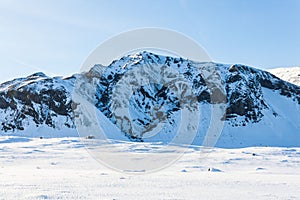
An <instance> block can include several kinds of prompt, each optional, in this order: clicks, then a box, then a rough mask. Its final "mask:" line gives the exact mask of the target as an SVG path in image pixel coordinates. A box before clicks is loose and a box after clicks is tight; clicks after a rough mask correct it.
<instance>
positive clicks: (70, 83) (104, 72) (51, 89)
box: [0, 52, 300, 147]
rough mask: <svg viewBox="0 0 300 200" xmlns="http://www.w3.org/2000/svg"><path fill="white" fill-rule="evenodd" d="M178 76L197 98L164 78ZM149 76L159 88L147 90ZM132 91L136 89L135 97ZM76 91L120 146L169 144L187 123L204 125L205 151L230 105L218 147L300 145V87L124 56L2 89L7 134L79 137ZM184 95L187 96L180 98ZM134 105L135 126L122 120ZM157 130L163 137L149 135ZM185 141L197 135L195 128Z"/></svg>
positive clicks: (177, 61) (214, 66) (247, 72)
mask: <svg viewBox="0 0 300 200" xmlns="http://www.w3.org/2000/svg"><path fill="white" fill-rule="evenodd" d="M145 66H146V68H145ZM151 66H152V67H153V69H152V71H150V72H148V71H147V67H151ZM168 69H169V71H168ZM153 70H154V72H155V70H156V72H157V73H153ZM170 70H171V71H172V72H176V73H178V74H179V75H180V76H181V77H183V79H185V83H186V84H187V85H183V86H185V87H186V86H189V87H190V88H191V91H190V92H191V93H192V94H189V93H188V92H187V90H184V89H182V88H181V90H178V88H180V87H183V86H182V85H180V86H179V85H178V84H177V85H176V84H173V85H172V86H170V87H166V86H165V85H163V84H159V80H160V79H161V77H162V76H164V77H167V76H168V75H171V74H168V73H169V72H170ZM145 75H147V77H148V78H149V80H152V81H148V83H147V84H144V85H140V83H141V82H142V81H143V80H142V78H141V77H142V76H145ZM160 81H163V80H160ZM177 81H179V82H180V81H181V82H182V80H181V79H178V80H177ZM78 85H79V87H78ZM75 86H76V87H75ZM128 86H136V87H135V90H134V91H133V92H132V93H131V94H130V96H128V93H126V91H127V90H126V89H128ZM173 86H174V87H173ZM74 89H75V90H74ZM131 89H132V88H131ZM73 91H76V92H77V93H78V94H80V95H81V96H82V98H84V99H85V100H87V101H88V102H90V103H91V104H93V105H95V108H97V110H98V111H100V112H99V114H98V118H99V120H100V123H101V122H104V121H105V124H109V126H110V127H114V129H110V130H109V131H108V132H109V134H108V135H110V136H112V137H113V138H117V139H120V138H121V139H124V138H126V139H127V140H132V141H156V142H157V141H160V142H166V143H168V142H170V141H171V140H172V139H173V138H174V137H175V134H176V131H178V130H179V129H180V124H181V122H182V121H188V122H190V121H191V122H193V121H194V122H195V123H196V124H197V125H198V126H197V133H196V135H195V137H193V138H194V139H193V141H192V142H193V144H197V145H202V144H203V143H204V142H207V137H206V133H207V131H208V130H209V129H210V127H211V126H214V123H215V121H214V120H213V119H211V113H212V112H213V111H212V107H213V106H214V105H221V104H223V105H225V111H226V112H225V113H224V115H222V116H221V119H220V120H221V121H222V122H223V123H224V128H223V130H222V134H221V136H220V138H219V139H218V141H217V144H216V145H217V146H219V147H243V146H253V145H254V146H266V145H267V146H300V112H299V111H300V87H298V86H296V85H294V84H290V83H288V82H285V81H283V80H281V79H279V78H277V77H276V76H274V75H272V74H271V73H269V72H266V71H262V70H259V69H255V68H252V67H247V66H244V65H238V64H236V65H223V64H218V63H212V62H210V63H197V62H194V61H190V60H186V59H182V58H173V57H168V56H160V55H156V54H153V53H149V52H140V53H136V54H133V55H128V56H124V57H122V58H121V59H119V60H115V61H113V62H112V63H111V64H110V65H109V66H107V67H104V66H102V65H95V66H94V67H92V68H91V69H90V71H88V72H85V73H81V74H76V75H73V76H71V77H67V78H62V77H54V78H50V77H47V76H46V75H44V74H42V73H36V74H33V75H31V76H28V77H26V78H19V79H15V80H12V81H9V82H6V83H3V84H1V85H0V116H1V117H0V130H1V132H2V134H18V135H30V136H51V137H55V136H75V135H76V129H75V123H74V119H75V117H76V112H75V115H74V113H73V112H72V109H75V110H76V107H77V106H80V103H81V102H76V100H74V99H72V98H71V96H72V92H73ZM183 91H184V92H183ZM176 92H177V93H176ZM179 94H181V95H186V96H183V97H184V98H178V95H179ZM126 95H127V96H126ZM189 95H190V96H191V95H192V96H194V97H196V103H197V106H198V109H199V112H200V114H199V116H185V115H184V113H183V111H182V107H181V105H182V103H183V102H182V99H184V101H185V102H184V103H186V104H188V105H189V106H190V107H189V108H192V109H194V108H195V105H194V104H193V103H194V102H192V101H190V102H189V98H187V97H189ZM223 96H224V97H225V98H222V97H223ZM126 106H127V108H128V110H129V112H130V116H131V117H132V123H127V122H126V121H124V120H120V119H119V118H120V117H121V116H120V115H118V114H116V113H118V112H116V111H118V108H120V107H122V108H123V107H126ZM195 109H196V108H195ZM123 119H124V118H123ZM125 122H126V123H125ZM82 123H84V122H82ZM195 123H194V124H195ZM114 124H117V125H118V127H122V128H121V130H120V129H119V128H117V126H115V125H114ZM77 125H78V124H77ZM157 127H158V130H159V131H158V134H156V135H151V134H145V133H147V131H148V132H149V130H153V131H154V132H155V130H156V129H157ZM192 128H195V127H192ZM136 130H137V131H136ZM191 131H192V129H191ZM150 132H151V131H150ZM185 134H186V135H187V136H188V135H189V134H190V133H189V129H187V130H186V133H185ZM124 136H126V137H124Z"/></svg>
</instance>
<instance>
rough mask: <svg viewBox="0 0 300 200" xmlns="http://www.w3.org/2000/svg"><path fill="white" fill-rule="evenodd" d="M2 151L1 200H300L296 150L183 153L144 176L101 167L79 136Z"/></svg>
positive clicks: (3, 142)
mask: <svg viewBox="0 0 300 200" xmlns="http://www.w3.org/2000/svg"><path fill="white" fill-rule="evenodd" d="M120 145H121V146H123V147H124V149H126V148H128V146H130V144H127V143H122V144H120ZM0 150H1V154H0V180H1V182H0V199H139V200H140V199H300V148H275V147H259V148H258V147H251V148H242V149H219V148H214V149H210V150H206V152H207V151H208V153H203V152H202V151H200V150H199V148H197V147H195V148H189V149H188V151H187V152H186V153H185V154H184V155H183V157H181V158H180V159H179V160H178V161H176V163H174V164H173V165H171V166H169V167H167V168H165V169H162V170H160V171H158V172H154V173H148V174H142V175H134V174H126V173H120V172H117V171H114V170H112V169H110V168H107V167H105V166H103V165H102V164H100V163H99V162H97V161H96V160H95V159H93V158H92V156H91V155H90V154H89V153H88V152H87V151H86V149H85V147H84V146H83V145H82V142H81V141H80V140H79V138H55V139H37V138H36V139H29V138H21V137H4V136H2V137H0ZM131 150H132V151H133V149H131ZM144 153H145V152H144ZM209 168H210V169H211V170H210V171H208V169H209Z"/></svg>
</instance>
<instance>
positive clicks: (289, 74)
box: [268, 67, 300, 86]
mask: <svg viewBox="0 0 300 200" xmlns="http://www.w3.org/2000/svg"><path fill="white" fill-rule="evenodd" d="M268 71H269V72H271V73H272V74H274V75H275V76H277V77H278V78H281V79H282V80H285V81H288V82H291V83H293V84H295V85H299V86H300V67H289V68H274V69H269V70H268Z"/></svg>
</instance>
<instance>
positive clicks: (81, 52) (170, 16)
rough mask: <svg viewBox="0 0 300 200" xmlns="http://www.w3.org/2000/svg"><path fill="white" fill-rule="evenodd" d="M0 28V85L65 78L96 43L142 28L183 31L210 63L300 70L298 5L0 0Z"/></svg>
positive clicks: (236, 0)
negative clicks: (36, 76)
mask: <svg viewBox="0 0 300 200" xmlns="http://www.w3.org/2000/svg"><path fill="white" fill-rule="evenodd" d="M0 25H1V26H0V59H1V65H0V67H1V73H0V81H1V82H2V81H5V80H9V79H11V78H14V77H20V76H26V75H29V74H31V73H33V72H36V71H44V72H45V73H46V74H48V75H51V76H53V75H69V74H72V73H74V72H77V71H79V70H80V66H81V64H82V63H83V61H84V60H85V58H86V57H87V56H88V55H89V53H90V52H91V51H92V50H93V49H94V48H95V47H97V46H98V45H99V44H100V43H101V42H103V41H105V40H106V39H108V38H110V37H111V36H114V35H116V34H119V33H121V32H124V31H127V30H131V29H136V28H142V27H161V28H168V29H173V30H176V31H179V32H181V33H183V34H186V35H187V36H189V37H191V38H193V39H194V40H195V41H197V42H198V43H199V44H200V45H202V46H203V47H204V48H205V49H206V51H207V52H208V54H209V55H210V57H211V58H212V59H213V60H214V61H216V62H222V63H243V64H247V65H251V66H255V67H258V68H274V67H281V66H287V67H288V66H297V65H298V66H299V65H300V1H298V0H251V1H246V0H215V1H214V0H207V1H201V0H195V1H188V0H180V1H176V0H173V1H170V0H164V1H161V0H152V1H142V0H139V1H129V0H128V1H114V0H109V1H92V0H90V1H85V0H49V1H46V0H26V1H23V0H19V1H14V0H1V1H0Z"/></svg>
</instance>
